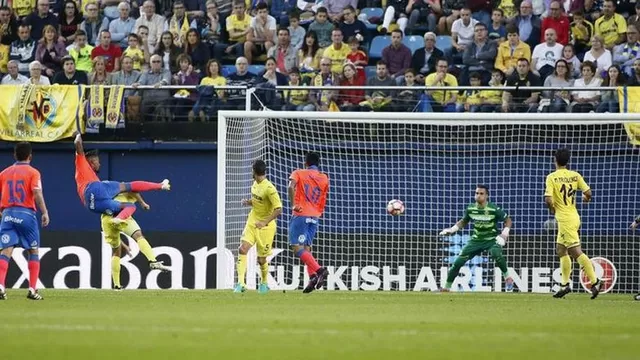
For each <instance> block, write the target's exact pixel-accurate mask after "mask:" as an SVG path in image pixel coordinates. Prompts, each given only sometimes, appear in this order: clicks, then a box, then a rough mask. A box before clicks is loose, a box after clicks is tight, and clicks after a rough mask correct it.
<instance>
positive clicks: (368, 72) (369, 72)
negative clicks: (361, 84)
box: [364, 66, 376, 80]
mask: <svg viewBox="0 0 640 360" xmlns="http://www.w3.org/2000/svg"><path fill="white" fill-rule="evenodd" d="M364 74H365V76H366V77H367V80H369V79H373V78H374V77H376V67H375V66H365V68H364Z"/></svg>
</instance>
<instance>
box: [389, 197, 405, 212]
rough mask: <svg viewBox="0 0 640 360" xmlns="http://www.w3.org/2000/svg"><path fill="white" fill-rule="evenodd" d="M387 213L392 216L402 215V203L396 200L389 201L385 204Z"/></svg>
mask: <svg viewBox="0 0 640 360" xmlns="http://www.w3.org/2000/svg"><path fill="white" fill-rule="evenodd" d="M387 212H388V213H389V215H393V216H398V215H402V214H403V213H404V203H403V202H402V201H400V200H397V199H393V200H391V201H389V203H387Z"/></svg>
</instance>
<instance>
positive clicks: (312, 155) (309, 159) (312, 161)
mask: <svg viewBox="0 0 640 360" xmlns="http://www.w3.org/2000/svg"><path fill="white" fill-rule="evenodd" d="M304 163H305V164H307V166H318V165H320V154H318V153H317V152H315V151H312V152H309V153H307V156H306V157H305V158H304Z"/></svg>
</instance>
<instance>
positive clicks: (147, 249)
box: [136, 237, 156, 262]
mask: <svg viewBox="0 0 640 360" xmlns="http://www.w3.org/2000/svg"><path fill="white" fill-rule="evenodd" d="M136 242H137V243H138V247H139V248H140V252H141V253H142V255H144V256H145V257H146V258H147V260H149V261H151V262H156V257H155V256H154V255H153V250H152V249H151V245H149V242H148V241H147V239H145V238H143V237H140V238H138V240H136Z"/></svg>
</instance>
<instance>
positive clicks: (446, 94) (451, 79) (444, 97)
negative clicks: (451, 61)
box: [424, 73, 458, 105]
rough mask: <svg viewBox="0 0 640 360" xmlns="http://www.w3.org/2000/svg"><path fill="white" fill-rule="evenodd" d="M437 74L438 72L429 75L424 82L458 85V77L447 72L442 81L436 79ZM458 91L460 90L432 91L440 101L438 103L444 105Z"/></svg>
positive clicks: (430, 84) (427, 84)
mask: <svg viewBox="0 0 640 360" xmlns="http://www.w3.org/2000/svg"><path fill="white" fill-rule="evenodd" d="M437 75H438V74H437V73H432V74H429V75H427V77H426V78H425V79H424V84H425V85H426V86H458V79H456V77H455V76H453V75H451V74H449V73H447V74H446V75H445V76H444V79H443V80H442V81H436V76H437ZM457 93H458V90H450V91H448V90H434V91H432V92H431V97H432V98H433V100H435V101H436V102H438V104H442V105H444V104H446V103H448V102H449V100H451V98H452V97H453V96H454V95H456V94H457Z"/></svg>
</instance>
